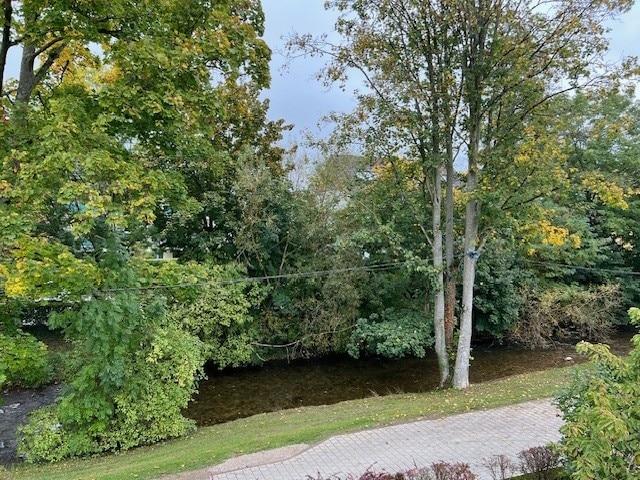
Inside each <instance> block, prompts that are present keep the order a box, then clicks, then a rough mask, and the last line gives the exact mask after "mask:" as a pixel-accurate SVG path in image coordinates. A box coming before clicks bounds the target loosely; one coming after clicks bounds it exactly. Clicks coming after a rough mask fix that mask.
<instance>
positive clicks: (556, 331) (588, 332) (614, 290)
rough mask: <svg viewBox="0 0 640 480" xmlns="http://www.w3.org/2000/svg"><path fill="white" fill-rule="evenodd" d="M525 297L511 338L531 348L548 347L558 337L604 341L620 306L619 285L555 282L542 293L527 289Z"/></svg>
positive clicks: (511, 330)
mask: <svg viewBox="0 0 640 480" xmlns="http://www.w3.org/2000/svg"><path fill="white" fill-rule="evenodd" d="M523 296H524V298H525V301H524V302H525V303H524V308H523V309H522V311H521V316H520V319H519V320H518V321H517V322H516V323H515V324H513V325H512V327H511V329H510V331H509V338H510V339H511V340H513V341H515V342H517V343H519V344H522V345H525V346H527V347H530V348H536V347H545V346H548V345H549V344H550V343H551V342H552V341H553V339H556V338H559V339H570V338H575V337H578V338H579V339H582V340H591V341H604V340H606V338H607V337H608V335H609V334H610V332H611V328H612V325H613V324H614V323H615V315H616V311H617V309H618V307H619V306H620V290H619V287H618V286H617V285H598V286H594V287H588V288H587V287H580V286H576V285H561V284H554V285H551V286H549V287H547V288H546V289H545V290H543V291H541V292H539V293H538V292H532V291H525V292H523Z"/></svg>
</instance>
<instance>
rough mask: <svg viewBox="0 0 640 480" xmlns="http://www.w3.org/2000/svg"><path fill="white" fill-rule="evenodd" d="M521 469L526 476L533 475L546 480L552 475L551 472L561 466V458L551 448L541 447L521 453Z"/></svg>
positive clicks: (540, 479)
mask: <svg viewBox="0 0 640 480" xmlns="http://www.w3.org/2000/svg"><path fill="white" fill-rule="evenodd" d="M518 457H519V458H520V469H521V470H522V473H524V474H531V475H533V476H534V478H537V479H538V480H546V479H548V478H553V477H550V475H551V470H554V469H556V468H558V467H559V466H560V456H559V455H558V453H557V452H555V451H553V449H551V448H550V447H547V446H539V447H532V448H528V449H526V450H523V451H521V452H520V453H519V454H518Z"/></svg>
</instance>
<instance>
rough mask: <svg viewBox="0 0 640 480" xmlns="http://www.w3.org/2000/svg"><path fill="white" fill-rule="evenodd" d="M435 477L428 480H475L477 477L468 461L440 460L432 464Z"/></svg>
mask: <svg viewBox="0 0 640 480" xmlns="http://www.w3.org/2000/svg"><path fill="white" fill-rule="evenodd" d="M431 470H432V471H433V477H427V479H426V480H431V479H432V478H433V480H475V479H476V478H477V477H476V475H475V474H474V473H472V472H471V469H470V468H469V465H468V464H467V463H446V462H438V463H434V464H432V465H431Z"/></svg>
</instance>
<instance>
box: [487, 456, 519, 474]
mask: <svg viewBox="0 0 640 480" xmlns="http://www.w3.org/2000/svg"><path fill="white" fill-rule="evenodd" d="M484 466H485V467H486V469H487V470H489V473H490V475H491V478H492V479H493V480H507V479H509V478H511V477H512V476H513V475H515V473H516V468H515V465H514V464H513V462H512V461H511V460H510V459H509V457H507V456H506V455H493V456H492V457H490V458H488V459H485V461H484Z"/></svg>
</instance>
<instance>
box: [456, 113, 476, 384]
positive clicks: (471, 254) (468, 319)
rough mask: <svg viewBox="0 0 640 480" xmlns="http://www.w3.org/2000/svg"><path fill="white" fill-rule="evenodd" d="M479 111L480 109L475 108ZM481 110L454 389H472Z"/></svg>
mask: <svg viewBox="0 0 640 480" xmlns="http://www.w3.org/2000/svg"><path fill="white" fill-rule="evenodd" d="M474 107H476V108H474ZM479 111H480V109H479V108H477V105H474V106H472V107H471V108H470V115H469V117H470V119H471V121H472V122H473V123H471V125H472V127H471V133H470V135H469V151H468V152H467V154H468V161H469V171H468V173H467V188H466V191H467V194H468V195H469V198H468V199H467V205H466V210H465V219H464V261H463V265H462V316H461V318H460V338H459V340H458V352H457V355H456V365H455V369H454V373H453V386H454V387H455V388H460V389H462V388H467V387H468V386H469V362H470V361H471V334H472V330H473V322H472V313H473V285H474V283H475V280H476V262H477V260H478V256H479V253H478V251H477V248H478V241H477V240H478V220H479V216H480V204H479V203H478V201H477V200H476V199H475V198H474V197H473V195H474V193H475V191H476V188H477V186H478V175H479V169H478V154H479V151H480V115H479V114H478V115H475V113H477V112H479Z"/></svg>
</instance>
